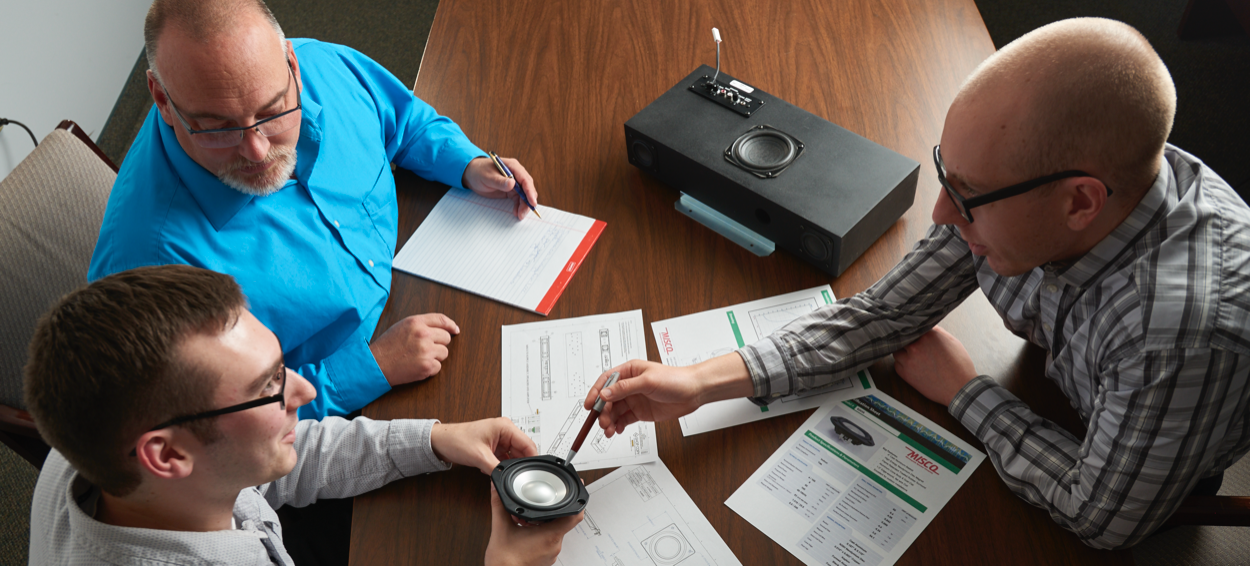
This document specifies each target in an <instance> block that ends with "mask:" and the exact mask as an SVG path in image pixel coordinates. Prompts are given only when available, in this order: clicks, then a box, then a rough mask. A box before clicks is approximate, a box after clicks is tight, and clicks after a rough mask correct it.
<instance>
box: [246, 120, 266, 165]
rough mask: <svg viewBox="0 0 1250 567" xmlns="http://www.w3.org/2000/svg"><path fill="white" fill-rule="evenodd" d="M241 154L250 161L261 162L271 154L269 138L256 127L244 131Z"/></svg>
mask: <svg viewBox="0 0 1250 567" xmlns="http://www.w3.org/2000/svg"><path fill="white" fill-rule="evenodd" d="M239 154H240V155H242V156H243V157H245V158H247V159H248V161H251V162H254V163H261V162H263V161H265V158H266V157H267V156H268V155H269V138H266V137H265V135H264V134H261V133H260V132H259V131H257V129H256V128H252V129H250V130H244V131H243V139H242V140H239Z"/></svg>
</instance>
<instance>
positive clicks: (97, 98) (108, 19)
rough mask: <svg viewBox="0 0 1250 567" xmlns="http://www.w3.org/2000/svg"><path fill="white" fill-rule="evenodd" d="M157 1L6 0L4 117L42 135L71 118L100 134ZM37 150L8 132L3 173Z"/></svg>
mask: <svg viewBox="0 0 1250 567" xmlns="http://www.w3.org/2000/svg"><path fill="white" fill-rule="evenodd" d="M150 3H151V0H0V22H4V26H3V29H0V117H3V118H8V119H11V120H17V121H19V122H22V123H24V124H26V126H28V127H30V130H31V132H33V133H34V134H35V137H36V138H38V139H40V140H42V139H43V137H44V136H46V135H48V133H49V132H51V131H52V129H53V128H56V125H57V124H59V123H60V122H61V120H63V119H66V118H68V119H70V120H73V121H75V122H77V123H78V124H79V125H81V126H82V127H83V129H84V130H85V131H87V132H88V133H89V134H90V135H91V138H92V139H97V138H98V136H99V135H100V130H101V129H102V128H104V123H105V122H106V121H108V117H109V113H110V112H112V111H113V104H114V103H116V102H117V97H118V95H120V94H121V91H122V87H123V86H124V85H125V82H126V78H127V77H129V75H130V71H131V69H132V68H133V67H134V64H135V60H136V59H137V58H138V57H139V54H140V53H141V52H142V51H143V17H144V15H146V14H147V10H148V5H149V4H150ZM33 149H34V144H32V143H31V141H30V136H27V135H26V132H25V131H24V130H22V128H21V127H20V126H17V125H15V124H10V125H8V126H5V127H4V130H3V131H0V178H3V177H5V176H7V175H8V174H9V172H10V171H12V170H13V168H14V167H17V164H18V163H21V161H22V158H24V157H26V154H28V153H30V151H31V150H33Z"/></svg>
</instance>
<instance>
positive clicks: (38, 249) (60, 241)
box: [0, 123, 117, 461]
mask: <svg viewBox="0 0 1250 567" xmlns="http://www.w3.org/2000/svg"><path fill="white" fill-rule="evenodd" d="M71 124H72V123H71ZM63 126H64V123H63ZM73 127H76V125H73ZM85 141H86V143H84V140H81V139H79V137H78V136H76V135H75V133H73V132H71V130H66V129H61V128H58V129H56V130H53V131H52V133H51V134H49V135H48V136H47V137H46V138H44V139H43V141H42V142H41V143H40V144H39V147H37V148H35V151H33V152H31V153H30V155H28V156H27V157H26V159H24V160H22V162H21V163H20V164H18V166H17V168H16V169H14V170H13V171H12V172H11V173H9V175H8V177H5V178H4V179H3V180H0V290H2V291H0V405H2V406H5V407H0V429H3V432H4V433H16V434H18V435H25V436H26V437H30V435H31V431H22V429H23V427H24V426H27V424H29V427H31V428H32V429H33V422H30V421H29V419H30V418H29V414H26V412H25V411H24V410H25V409H26V404H25V402H24V401H23V395H22V368H23V367H24V366H25V364H26V356H27V346H28V345H29V344H30V339H31V336H32V335H33V334H34V331H35V324H36V323H37V322H38V320H39V317H40V316H42V315H43V314H44V313H45V312H46V311H47V310H48V308H49V307H51V306H52V304H53V303H55V302H56V301H57V300H58V299H60V298H61V297H62V296H63V295H65V294H66V293H69V292H70V291H73V290H75V289H77V288H78V287H80V286H82V285H85V284H86V283H87V268H88V266H89V265H90V263H91V254H92V252H93V251H94V249H95V242H96V238H97V237H98V236H99V232H100V223H101V222H102V221H103V219H104V208H105V205H106V204H107V202H108V197H109V192H110V191H111V190H112V187H113V181H114V180H115V179H116V178H117V173H116V171H114V169H113V168H112V167H110V166H111V165H112V164H111V162H108V163H106V161H105V160H103V159H101V156H102V155H103V154H98V149H97V148H95V147H94V145H93V144H92V145H91V146H89V145H88V144H90V139H86V140H85ZM23 420H25V423H23ZM35 436H36V438H37V432H36V433H35ZM6 441H7V440H6ZM23 456H26V455H23ZM40 461H42V459H40Z"/></svg>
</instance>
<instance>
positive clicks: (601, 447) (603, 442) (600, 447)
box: [590, 427, 616, 453]
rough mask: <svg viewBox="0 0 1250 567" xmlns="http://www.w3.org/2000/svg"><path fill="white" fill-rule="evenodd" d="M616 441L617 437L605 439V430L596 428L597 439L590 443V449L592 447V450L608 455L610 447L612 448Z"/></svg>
mask: <svg viewBox="0 0 1250 567" xmlns="http://www.w3.org/2000/svg"><path fill="white" fill-rule="evenodd" d="M614 439H616V438H615V437H613V438H612V439H608V438H607V437H604V436H603V428H600V427H596V428H595V437H594V439H591V441H590V447H591V448H592V449H594V450H596V451H599V452H600V453H607V452H608V447H611V446H612V441H613V440H614Z"/></svg>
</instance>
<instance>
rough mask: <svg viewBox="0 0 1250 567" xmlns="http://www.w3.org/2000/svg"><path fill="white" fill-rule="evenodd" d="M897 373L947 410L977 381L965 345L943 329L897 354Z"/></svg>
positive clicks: (926, 335)
mask: <svg viewBox="0 0 1250 567" xmlns="http://www.w3.org/2000/svg"><path fill="white" fill-rule="evenodd" d="M894 370H895V371H896V372H898V375H899V376H902V377H903V380H906V381H907V383H908V384H911V385H912V387H913V388H915V389H917V390H920V393H921V394H924V395H925V397H926V398H929V399H930V400H933V401H935V402H937V403H939V404H942V405H944V406H949V405H950V404H951V400H952V399H954V398H955V394H958V393H959V390H961V389H962V388H963V387H964V385H966V384H967V383H968V382H971V381H972V380H973V379H974V378H976V377H977V369H976V367H975V366H973V365H972V357H970V356H968V351H967V350H966V349H964V345H963V344H961V343H960V342H959V339H956V338H955V337H954V336H953V335H951V334H950V333H948V332H946V330H945V329H943V328H941V327H934V328H933V330H931V331H929V332H928V333H925V334H924V336H922V337H920V338H919V339H916V342H914V343H912V344H910V345H907V346H905V347H903V349H902V350H900V351H898V352H895V353H894Z"/></svg>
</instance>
